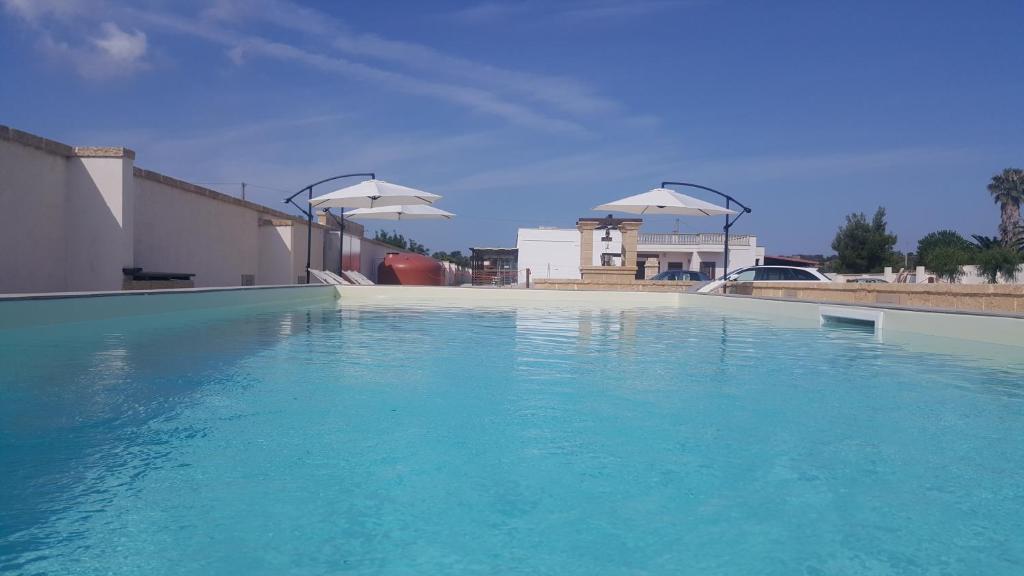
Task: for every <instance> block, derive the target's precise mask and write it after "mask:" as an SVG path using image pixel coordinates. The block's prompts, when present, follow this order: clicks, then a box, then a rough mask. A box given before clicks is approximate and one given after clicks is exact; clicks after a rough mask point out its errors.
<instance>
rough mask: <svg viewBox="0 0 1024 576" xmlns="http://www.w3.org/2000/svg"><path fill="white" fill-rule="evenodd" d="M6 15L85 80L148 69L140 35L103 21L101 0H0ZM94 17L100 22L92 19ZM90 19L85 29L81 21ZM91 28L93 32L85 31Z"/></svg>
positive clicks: (144, 43)
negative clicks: (18, 22)
mask: <svg viewBox="0 0 1024 576" xmlns="http://www.w3.org/2000/svg"><path fill="white" fill-rule="evenodd" d="M0 2H2V3H3V7H4V9H5V11H6V12H8V13H9V14H12V15H14V16H16V17H18V18H20V19H21V20H22V21H24V22H25V23H26V24H27V25H28V26H30V27H31V28H32V29H34V30H35V32H36V34H37V36H38V45H39V47H40V49H41V50H42V51H43V52H44V53H45V54H47V55H48V56H50V57H51V58H54V59H56V60H60V61H62V62H67V63H70V64H71V65H72V66H73V67H74V69H75V71H76V72H78V74H79V75H81V76H83V77H85V78H90V79H103V78H111V77H114V76H125V75H129V74H132V73H134V72H137V71H139V70H143V69H145V68H147V67H148V64H147V62H146V55H147V51H148V47H149V43H148V38H147V36H146V33H145V32H142V31H141V30H138V29H135V28H130V29H128V30H126V29H124V28H122V27H121V26H120V25H119V24H118V23H117V22H114V21H112V20H103V19H102V18H103V15H104V14H105V13H106V12H107V11H106V10H105V6H104V3H103V2H102V1H100V0H0ZM97 19H99V20H98V21H97ZM88 20H92V21H93V22H92V23H91V25H89V26H83V25H82V21H88ZM93 26H95V27H97V28H98V33H84V32H83V30H90V29H92V28H93Z"/></svg>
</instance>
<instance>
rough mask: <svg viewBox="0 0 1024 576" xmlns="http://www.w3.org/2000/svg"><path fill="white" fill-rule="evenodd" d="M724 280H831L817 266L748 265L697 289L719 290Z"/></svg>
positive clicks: (698, 290) (699, 290) (705, 290)
mask: <svg viewBox="0 0 1024 576" xmlns="http://www.w3.org/2000/svg"><path fill="white" fill-rule="evenodd" d="M725 282H758V283H760V282H832V279H831V278H829V277H828V276H826V275H825V274H823V273H821V272H819V271H818V269H817V268H805V267H802V266H750V267H749V268H742V269H740V270H737V271H735V272H733V273H731V274H729V275H728V276H726V277H725V278H723V279H721V280H718V281H715V282H709V283H708V284H705V285H704V286H701V287H700V288H699V289H697V292H700V293H702V294H704V293H708V292H715V291H717V290H719V289H720V288H721V287H722V285H723V284H725Z"/></svg>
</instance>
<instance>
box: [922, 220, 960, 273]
mask: <svg viewBox="0 0 1024 576" xmlns="http://www.w3.org/2000/svg"><path fill="white" fill-rule="evenodd" d="M944 247H945V248H954V249H957V250H962V251H964V252H971V251H973V250H974V246H973V245H972V244H971V243H970V241H968V240H967V239H966V238H964V237H963V236H961V235H960V234H959V233H957V232H955V231H953V230H939V231H937V232H931V233H929V234H926V235H925V236H924V237H923V238H921V239H920V240H918V241H917V261H918V262H920V263H921V265H923V266H924V267H926V268H929V269H931V267H930V266H929V263H928V262H929V257H930V256H931V253H932V251H934V250H936V249H938V248H944Z"/></svg>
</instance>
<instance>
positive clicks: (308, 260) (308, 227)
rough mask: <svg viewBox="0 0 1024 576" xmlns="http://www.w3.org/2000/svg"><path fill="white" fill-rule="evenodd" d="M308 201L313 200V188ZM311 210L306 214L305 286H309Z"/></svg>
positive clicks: (311, 246)
mask: <svg viewBox="0 0 1024 576" xmlns="http://www.w3.org/2000/svg"><path fill="white" fill-rule="evenodd" d="M309 199H310V200H312V199H313V188H312V187H310V188H309ZM312 253H313V208H312V207H310V209H309V211H307V212H306V284H309V265H310V264H311V263H312V262H311V261H312V257H313V254H312Z"/></svg>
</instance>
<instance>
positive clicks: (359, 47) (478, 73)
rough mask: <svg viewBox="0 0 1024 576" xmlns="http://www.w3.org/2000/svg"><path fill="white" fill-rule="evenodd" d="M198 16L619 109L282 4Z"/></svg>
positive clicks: (576, 110) (581, 109) (237, 6)
mask: <svg viewBox="0 0 1024 576" xmlns="http://www.w3.org/2000/svg"><path fill="white" fill-rule="evenodd" d="M202 17H203V18H204V19H206V20H207V21H213V22H216V23H219V24H225V25H235V26H237V25H240V24H245V23H248V22H262V23H265V24H269V25H273V26H277V27H281V28H285V29H288V30H293V31H298V32H302V33H303V34H310V33H312V34H316V35H320V36H324V37H329V38H330V39H331V45H332V47H333V48H335V49H337V50H339V51H341V52H342V53H344V54H346V55H348V56H350V57H365V58H371V59H375V60H377V61H380V62H387V63H390V64H394V65H398V66H400V67H402V69H403V70H404V71H406V72H408V71H415V72H416V73H417V74H430V75H433V76H436V77H438V78H447V79H453V80H458V81H462V82H466V83H468V84H469V85H472V86H474V87H476V88H478V89H481V90H490V91H493V92H496V93H502V92H504V93H508V94H511V95H515V96H516V97H517V98H523V99H526V100H529V101H533V102H538V103H542V104H546V105H551V106H553V107H555V108H557V109H559V110H561V111H563V112H568V113H570V114H574V115H588V114H602V113H609V112H613V111H615V110H616V109H617V108H618V107H619V106H618V104H617V103H615V102H614V101H612V100H611V99H608V98H606V97H603V96H600V95H598V94H596V93H595V91H594V90H593V89H591V88H590V87H588V86H586V85H585V84H583V83H581V82H579V81H577V80H574V79H571V78H566V77H559V76H551V75H542V74H534V73H530V72H523V71H518V70H509V69H505V68H500V67H497V66H491V65H488V64H484V63H480V62H476V61H473V60H470V59H467V58H462V57H458V56H453V55H450V54H446V53H443V52H441V51H438V50H436V49H434V48H431V47H429V46H425V45H422V44H417V43H413V42H406V41H401V40H393V39H388V38H385V37H383V36H380V35H378V34H373V33H365V32H357V31H355V30H353V29H352V28H351V27H350V26H348V25H346V24H345V23H344V22H342V21H340V20H338V19H337V18H334V17H332V16H330V15H328V14H325V13H323V12H321V11H318V10H314V9H311V8H308V7H305V6H301V5H298V4H295V3H292V2H288V1H286V0H253V1H249V2H239V1H238V0H218V1H217V2H215V3H214V4H213V5H212V6H211V7H209V8H208V9H207V10H205V11H203V13H202Z"/></svg>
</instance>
